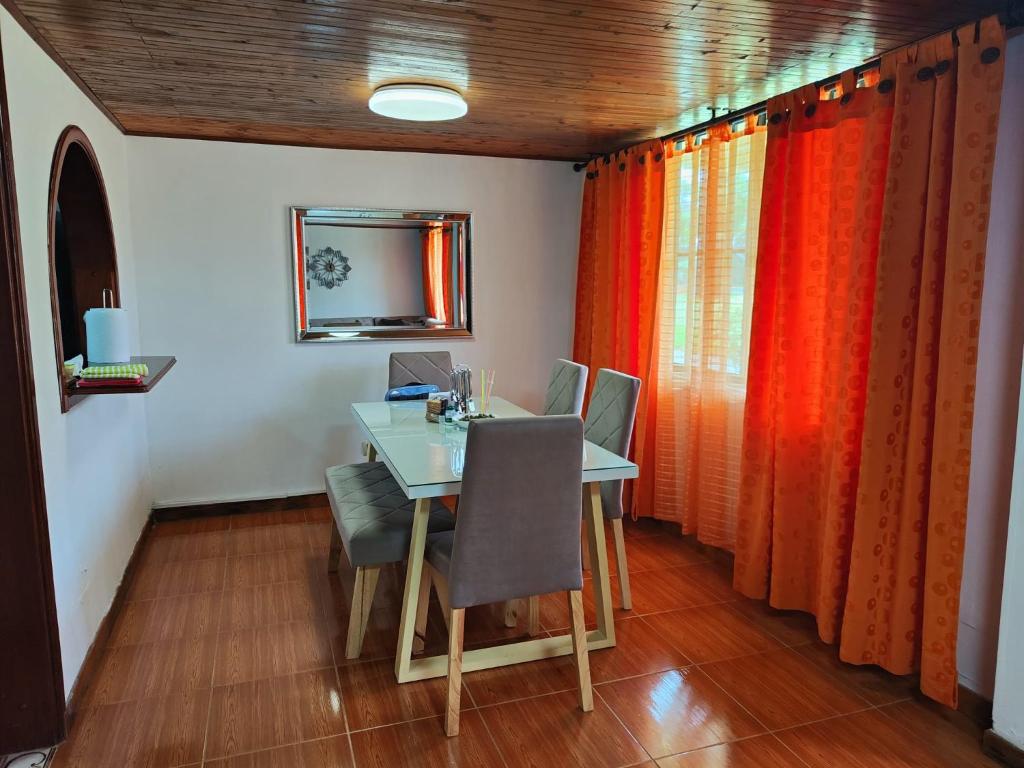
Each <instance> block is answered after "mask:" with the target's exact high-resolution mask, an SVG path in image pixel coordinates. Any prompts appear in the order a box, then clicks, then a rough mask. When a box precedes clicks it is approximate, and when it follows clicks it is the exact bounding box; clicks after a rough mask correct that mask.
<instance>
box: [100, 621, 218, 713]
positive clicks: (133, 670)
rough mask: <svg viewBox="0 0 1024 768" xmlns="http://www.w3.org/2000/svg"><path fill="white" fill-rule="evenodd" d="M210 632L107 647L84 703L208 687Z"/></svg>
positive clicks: (212, 639)
mask: <svg viewBox="0 0 1024 768" xmlns="http://www.w3.org/2000/svg"><path fill="white" fill-rule="evenodd" d="M215 647H216V639H215V637H214V636H213V635H206V636H202V637H192V638H186V639H183V640H169V641H164V642H159V643H148V644H146V645H122V646H117V647H112V648H107V649H106V650H105V651H104V653H103V658H102V660H101V662H100V665H99V668H98V669H97V671H96V676H95V677H94V678H93V680H92V683H91V685H90V686H89V691H88V692H87V694H86V697H87V698H86V703H87V706H98V705H101V704H116V703H118V702H121V701H134V700H137V699H144V698H150V697H152V696H170V695H172V694H185V693H191V692H192V691H197V690H201V689H204V688H209V687H210V685H211V678H212V676H213V659H214V653H213V652H214V648H215Z"/></svg>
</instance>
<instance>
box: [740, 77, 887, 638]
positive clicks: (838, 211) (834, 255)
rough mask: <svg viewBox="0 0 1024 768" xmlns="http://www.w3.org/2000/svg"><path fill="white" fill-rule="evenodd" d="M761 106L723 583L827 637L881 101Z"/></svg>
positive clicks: (875, 204) (865, 342) (858, 97)
mask: <svg viewBox="0 0 1024 768" xmlns="http://www.w3.org/2000/svg"><path fill="white" fill-rule="evenodd" d="M842 86H843V87H842V90H843V92H844V94H848V95H849V98H846V97H845V96H844V98H840V99H835V100H830V101H819V93H818V89H817V88H815V87H814V86H809V87H806V88H803V89H800V90H799V91H795V92H792V93H789V94H786V95H784V96H781V97H779V98H776V99H773V100H771V101H770V102H769V104H768V114H769V118H768V121H769V128H768V143H767V149H766V158H765V169H764V187H763V191H762V197H761V199H762V203H761V220H760V230H759V241H758V255H757V276H756V280H755V292H754V308H753V320H752V329H751V340H750V360H749V369H748V377H747V404H746V410H745V415H744V426H743V458H742V465H741V466H742V469H741V474H740V492H739V495H740V504H739V508H738V518H739V522H738V531H737V537H736V560H735V572H734V579H735V584H736V587H737V589H739V590H740V591H741V592H743V593H744V594H747V595H749V596H751V597H765V596H766V595H767V596H769V598H770V602H771V604H772V605H773V606H775V607H777V608H789V609H799V610H803V611H809V612H811V613H813V614H814V615H815V616H816V617H817V619H818V631H819V633H820V635H821V637H822V639H824V640H825V641H827V642H832V641H834V640H835V639H836V638H837V637H838V631H839V626H840V621H841V616H842V607H843V600H844V598H845V591H846V580H847V575H848V573H849V566H850V562H849V561H850V539H851V536H852V533H853V511H854V505H855V502H856V488H857V473H858V467H859V464H860V448H861V430H862V422H863V416H864V401H865V397H866V394H867V390H866V378H867V377H866V373H867V366H868V351H869V346H870V334H871V316H872V309H873V305H874V282H875V265H876V261H877V257H878V234H879V231H880V229H881V219H882V198H883V194H884V191H885V172H886V166H887V164H888V156H889V136H890V129H891V126H892V115H893V93H892V91H891V90H890V89H879V88H859V89H857V88H855V87H854V76H853V73H852V72H847V73H846V74H845V75H844V76H843V82H842Z"/></svg>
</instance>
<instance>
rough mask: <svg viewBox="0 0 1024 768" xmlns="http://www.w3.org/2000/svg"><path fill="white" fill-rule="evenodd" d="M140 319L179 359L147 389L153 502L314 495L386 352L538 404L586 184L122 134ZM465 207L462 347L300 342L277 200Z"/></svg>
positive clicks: (544, 171)
mask: <svg viewBox="0 0 1024 768" xmlns="http://www.w3.org/2000/svg"><path fill="white" fill-rule="evenodd" d="M128 158H129V168H130V176H131V192H132V228H133V235H134V241H135V244H136V251H137V254H136V255H137V269H138V290H139V296H140V308H139V311H140V315H141V319H140V327H141V330H142V341H143V344H144V347H145V349H146V351H147V352H148V353H149V354H172V355H176V356H177V357H178V365H177V367H176V368H175V369H174V370H172V371H171V373H170V374H169V375H168V376H167V378H166V379H165V380H164V382H162V383H161V385H160V386H159V387H157V388H156V389H155V390H154V391H153V392H151V393H150V394H149V395H147V397H146V413H147V417H148V423H149V438H150V461H151V469H152V473H153V486H154V495H155V498H156V503H157V505H158V506H159V505H174V504H187V503H194V502H202V501H217V500H228V499H242V498H266V497H273V496H281V495H286V494H297V493H307V492H311V491H317V490H322V489H323V470H324V468H325V467H327V466H330V465H332V464H339V463H344V462H351V461H356V460H358V459H359V445H360V436H359V434H358V432H357V430H356V428H355V427H354V425H353V423H352V417H351V414H350V411H349V406H350V404H351V403H352V402H356V401H360V400H377V399H380V398H381V397H382V396H383V394H384V390H385V389H386V386H387V359H388V354H389V353H391V352H397V351H403V350H412V349H450V350H451V352H452V355H453V357H454V359H455V361H457V362H466V363H469V364H470V365H472V366H473V367H474V368H475V367H478V366H486V367H488V368H494V369H496V370H497V378H496V383H495V393H496V394H498V395H502V396H505V397H508V398H510V399H513V400H516V401H518V402H520V403H522V404H523V405H525V406H527V407H529V406H534V407H539V406H540V405H541V404H542V401H543V391H544V388H545V386H546V383H547V377H548V374H549V371H550V367H551V364H552V363H553V362H554V360H555V358H556V357H559V356H564V355H566V354H568V353H569V350H570V349H571V337H570V333H571V325H572V314H573V299H574V284H575V271H576V248H577V237H578V229H579V210H580V195H581V191H582V181H581V178H580V176H579V174H577V173H574V172H573V170H572V166H571V165H570V164H568V163H546V162H538V161H529V160H507V159H495V158H481V157H464V156H452V155H429V154H414V153H387V152H359V151H342V150H324V149H304V148H297V147H278V146H262V145H252V144H237V143H218V142H204V141H182V140H173V139H154V138H140V137H132V138H129V139H128ZM291 205H307V206H337V207H368V208H411V209H421V210H431V209H437V210H459V211H461V210H465V211H470V212H472V214H473V274H472V288H473V325H474V328H473V330H474V338H473V339H472V340H468V341H458V340H439V341H437V342H434V343H417V342H397V343H382V342H348V343H338V344H297V343H296V342H295V341H294V340H293V339H294V333H295V331H294V327H293V322H294V321H293V315H294V308H293V301H292V270H291V262H290V256H289V240H290V234H289V222H288V207H289V206H291Z"/></svg>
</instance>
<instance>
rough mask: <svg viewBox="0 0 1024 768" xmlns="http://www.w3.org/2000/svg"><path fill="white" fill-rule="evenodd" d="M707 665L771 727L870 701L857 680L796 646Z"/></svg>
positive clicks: (863, 705)
mask: <svg viewBox="0 0 1024 768" xmlns="http://www.w3.org/2000/svg"><path fill="white" fill-rule="evenodd" d="M701 669H702V670H703V671H704V672H706V673H707V674H708V675H709V676H710V677H711V678H712V679H713V680H714V681H715V682H716V683H718V684H719V685H721V686H722V687H723V688H724V689H725V690H726V692H727V693H729V695H731V696H732V697H733V698H735V699H736V700H737V701H739V702H740V704H742V705H743V706H744V707H746V708H747V709H748V710H749V711H750V713H751V714H753V715H754V717H756V718H757V719H758V720H760V721H761V722H762V723H764V724H765V725H767V726H768V727H769V729H771V730H775V729H778V728H789V727H791V726H795V725H800V724H802V723H809V722H811V721H814V720H820V719H822V718H825V717H832V716H834V715H843V714H848V713H850V712H855V711H857V710H859V709H864V708H866V707H867V706H869V704H868V702H867V701H865V700H864V699H863V698H861V697H860V696H858V695H857V693H856V691H855V689H854V687H853V686H852V685H850V684H848V683H845V682H843V680H841V679H839V678H837V677H836V676H835V675H832V674H830V673H828V672H827V671H825V670H823V669H821V668H820V667H819V666H818V665H816V664H815V663H813V662H812V661H810V660H808V659H806V658H804V657H803V656H801V655H800V654H798V653H796V652H795V651H794V650H793V649H791V648H783V649H780V650H775V651H767V652H765V653H758V654H755V655H752V656H743V657H741V658H738V659H731V660H729V661H718V662H714V663H711V664H705V665H703V666H702V667H701Z"/></svg>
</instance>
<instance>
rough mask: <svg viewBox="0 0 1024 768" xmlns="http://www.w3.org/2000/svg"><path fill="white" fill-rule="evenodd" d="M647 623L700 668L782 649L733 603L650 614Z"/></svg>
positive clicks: (777, 641)
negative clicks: (713, 663)
mask: <svg viewBox="0 0 1024 768" xmlns="http://www.w3.org/2000/svg"><path fill="white" fill-rule="evenodd" d="M643 621H645V622H646V623H648V624H649V625H650V626H651V627H653V629H654V631H655V632H657V634H658V635H659V636H661V637H663V638H665V640H666V641H668V642H669V643H671V644H672V645H673V646H674V647H676V648H677V649H679V651H681V652H682V653H684V654H686V656H688V657H689V658H690V660H691V661H693V662H694V663H696V664H703V663H705V662H709V661H720V660H722V659H731V658H734V657H736V656H746V655H748V654H751V653H760V652H761V651H767V650H771V649H772V648H780V647H782V643H781V642H780V641H779V640H777V639H776V638H775V637H773V636H772V635H770V634H768V633H767V632H765V631H764V630H763V629H761V628H760V627H758V626H757V625H756V624H754V623H753V622H752V621H750V620H749V619H747V618H745V617H744V616H743V615H742V614H740V613H738V612H737V611H736V610H734V609H733V608H732V605H731V604H730V603H716V604H714V605H703V606H698V607H696V608H683V609H682V610H679V611H669V612H668V613H655V614H650V615H648V616H645V617H644V618H643Z"/></svg>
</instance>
